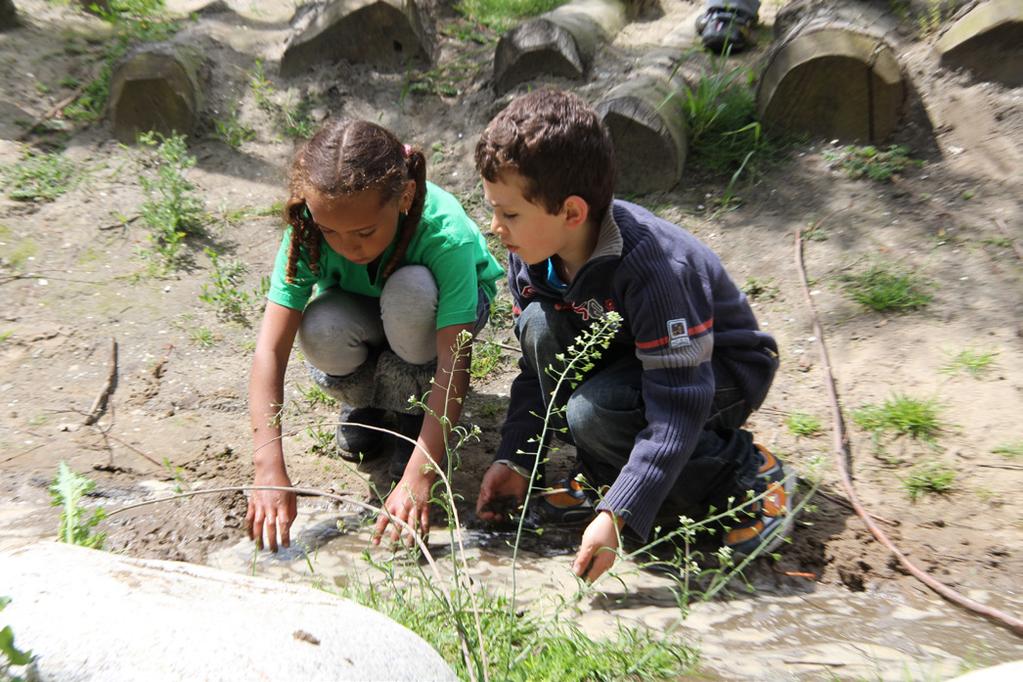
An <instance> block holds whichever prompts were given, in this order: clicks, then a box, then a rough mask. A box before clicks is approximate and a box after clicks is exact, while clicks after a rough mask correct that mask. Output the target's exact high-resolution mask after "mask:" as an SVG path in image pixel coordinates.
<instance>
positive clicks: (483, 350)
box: [469, 341, 503, 381]
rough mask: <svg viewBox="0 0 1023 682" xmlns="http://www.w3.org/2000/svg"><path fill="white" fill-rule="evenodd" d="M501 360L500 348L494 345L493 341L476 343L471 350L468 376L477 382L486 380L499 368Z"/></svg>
mask: <svg viewBox="0 0 1023 682" xmlns="http://www.w3.org/2000/svg"><path fill="white" fill-rule="evenodd" d="M502 360H503V357H502V355H501V347H500V346H498V345H497V344H496V343H494V342H493V341H484V342H482V343H477V344H475V345H474V346H473V349H472V364H471V365H470V367H469V376H471V377H472V378H473V379H476V380H477V381H478V380H480V379H486V378H487V377H489V376H490V375H491V374H493V372H494V370H496V369H497V368H498V366H500V364H501V361H502Z"/></svg>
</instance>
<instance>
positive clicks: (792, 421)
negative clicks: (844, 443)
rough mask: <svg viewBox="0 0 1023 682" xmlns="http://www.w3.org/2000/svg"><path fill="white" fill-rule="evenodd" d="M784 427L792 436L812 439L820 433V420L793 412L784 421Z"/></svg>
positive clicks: (809, 415) (810, 415)
mask: <svg viewBox="0 0 1023 682" xmlns="http://www.w3.org/2000/svg"><path fill="white" fill-rule="evenodd" d="M785 427H786V428H787V429H788V430H789V433H791V434H792V435H793V436H801V437H803V438H812V437H813V436H818V435H820V433H821V420H820V419H818V418H817V417H815V416H813V415H812V414H807V413H806V412H793V413H792V414H790V415H789V416H788V418H786V419H785Z"/></svg>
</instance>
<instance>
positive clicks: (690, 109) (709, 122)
mask: <svg viewBox="0 0 1023 682" xmlns="http://www.w3.org/2000/svg"><path fill="white" fill-rule="evenodd" d="M752 82H753V73H752V72H751V71H750V70H748V69H747V68H745V67H734V68H728V67H726V62H725V61H724V60H723V59H719V60H715V61H714V63H713V68H712V69H711V71H710V73H708V74H707V75H705V76H703V77H702V78H701V79H700V81H699V82H698V83H697V84H696V87H693V88H690V87H687V88H686V89H685V90H684V91H683V92H681V93H679V94H678V95H677V96H678V97H680V98H681V104H682V108H683V110H684V112H685V115H686V122H687V123H688V125H689V153H690V159H691V160H692V163H693V164H694V165H697V166H701V167H703V168H706V169H708V170H710V171H712V172H714V173H726V172H727V173H733V178H732V182H730V183H729V186H728V189H727V190H726V192H725V194H726V196H727V195H728V194H730V190H731V188H732V187H733V186H734V184H735V182H736V181H737V180H738V176H739V174H741V173H742V171H743V170H744V169H746V168H747V167H748V166H749V164H750V162H751V160H753V159H754V157H756V156H758V155H763V153H764V152H766V151H767V149H768V145H767V140H766V139H765V138H764V136H763V134H762V130H761V126H760V123H758V122H757V120H756V99H755V96H754V94H753V89H752V87H751V84H752Z"/></svg>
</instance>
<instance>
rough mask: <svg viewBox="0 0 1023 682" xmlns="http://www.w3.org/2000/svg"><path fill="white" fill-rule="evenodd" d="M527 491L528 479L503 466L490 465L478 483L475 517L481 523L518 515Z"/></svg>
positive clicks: (503, 519)
mask: <svg viewBox="0 0 1023 682" xmlns="http://www.w3.org/2000/svg"><path fill="white" fill-rule="evenodd" d="M528 489H529V479H527V478H525V477H523V476H520V475H519V474H517V473H515V471H513V470H512V469H511V467H507V466H505V465H504V464H491V465H490V468H489V469H487V473H485V474H483V480H482V481H481V482H480V496H479V498H477V500H476V516H478V517H479V518H480V519H481V520H483V521H505V520H507V519H506V516H507V515H508V513H510V512H514V513H518V510H519V508H520V507H521V506H522V502H523V501H524V500H525V499H526V490H528Z"/></svg>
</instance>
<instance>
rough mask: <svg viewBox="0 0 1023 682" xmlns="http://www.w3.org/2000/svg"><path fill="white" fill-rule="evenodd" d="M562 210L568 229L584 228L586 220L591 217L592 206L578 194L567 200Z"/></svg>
mask: <svg viewBox="0 0 1023 682" xmlns="http://www.w3.org/2000/svg"><path fill="white" fill-rule="evenodd" d="M561 210H562V213H564V216H565V226H566V227H582V226H583V225H584V224H585V223H586V219H587V218H589V217H590V205H589V204H588V203H586V200H585V199H583V198H582V197H581V196H579V195H577V194H572V195H570V196H569V197H568V198H567V199H565V203H564V204H563V205H562V207H561Z"/></svg>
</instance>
